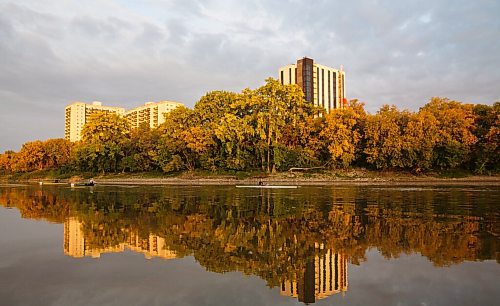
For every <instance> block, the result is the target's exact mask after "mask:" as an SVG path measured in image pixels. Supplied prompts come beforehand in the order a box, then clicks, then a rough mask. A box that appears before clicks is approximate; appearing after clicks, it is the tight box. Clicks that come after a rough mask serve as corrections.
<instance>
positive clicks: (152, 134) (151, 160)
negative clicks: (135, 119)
mask: <svg viewBox="0 0 500 306" xmlns="http://www.w3.org/2000/svg"><path fill="white" fill-rule="evenodd" d="M159 141H160V133H159V131H158V129H152V128H150V126H149V124H148V123H144V124H141V125H140V126H139V127H138V128H136V129H133V130H131V131H130V137H129V138H128V139H126V140H125V141H124V142H123V145H122V146H123V152H124V157H123V158H122V160H121V164H120V168H121V169H122V171H123V172H125V171H132V172H136V171H155V170H158V169H159V162H158V145H159Z"/></svg>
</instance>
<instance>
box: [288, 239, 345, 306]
mask: <svg viewBox="0 0 500 306" xmlns="http://www.w3.org/2000/svg"><path fill="white" fill-rule="evenodd" d="M320 250H321V252H320V255H317V256H316V257H315V258H314V261H310V262H309V263H308V264H307V265H306V268H305V271H304V273H303V274H302V275H298V276H297V275H296V278H295V280H286V281H284V282H282V284H281V295H286V296H292V297H295V298H298V299H299V301H300V302H304V303H314V302H315V301H316V300H319V299H323V298H326V297H328V296H330V295H333V294H336V293H339V292H342V291H347V258H346V257H345V255H342V254H339V253H333V252H332V250H330V249H327V250H324V249H323V245H321V246H320Z"/></svg>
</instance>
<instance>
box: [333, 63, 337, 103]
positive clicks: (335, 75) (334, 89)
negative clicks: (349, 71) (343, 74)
mask: <svg viewBox="0 0 500 306" xmlns="http://www.w3.org/2000/svg"><path fill="white" fill-rule="evenodd" d="M337 107H338V106H337V73H336V72H333V108H337Z"/></svg>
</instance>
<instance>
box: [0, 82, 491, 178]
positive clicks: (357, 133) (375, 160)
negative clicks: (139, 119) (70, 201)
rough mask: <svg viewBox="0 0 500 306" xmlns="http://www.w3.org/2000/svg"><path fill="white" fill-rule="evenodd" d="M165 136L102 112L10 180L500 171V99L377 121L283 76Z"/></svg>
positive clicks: (190, 116) (193, 112)
mask: <svg viewBox="0 0 500 306" xmlns="http://www.w3.org/2000/svg"><path fill="white" fill-rule="evenodd" d="M165 119H166V122H165V123H163V124H162V125H161V126H160V127H159V128H157V129H150V128H149V126H142V127H140V128H138V129H130V127H129V126H128V123H127V121H126V120H125V119H123V118H121V117H119V116H118V115H114V114H106V113H96V114H94V115H92V117H91V119H90V120H89V122H88V123H87V124H86V125H85V126H84V128H83V132H82V138H83V140H82V141H80V142H78V143H75V144H72V143H69V142H67V141H65V140H62V139H51V140H47V141H45V142H41V141H35V142H28V143H26V144H24V145H23V147H22V148H21V150H20V151H19V152H17V153H15V152H6V153H4V154H2V155H0V171H2V172H3V173H12V172H27V171H34V170H43V169H54V168H59V169H67V170H68V171H71V170H73V171H75V170H76V171H85V172H94V173H97V172H101V173H104V172H142V171H164V172H167V173H169V172H177V171H183V170H195V169H204V170H210V171H217V170H236V171H248V170H256V169H260V170H262V171H267V172H273V171H276V170H278V171H285V170H288V169H289V168H291V167H314V166H325V167H327V168H347V167H350V166H359V167H367V168H373V169H403V170H408V171H414V172H420V171H428V170H444V169H456V168H461V169H466V170H470V171H474V172H476V173H491V172H498V170H499V168H500V150H499V143H500V141H499V140H500V102H496V103H495V104H494V105H492V106H489V105H481V104H476V105H474V104H465V103H460V102H456V101H451V100H448V99H446V98H432V99H431V100H430V102H429V103H427V104H426V105H424V106H423V107H422V108H420V110H419V111H418V112H411V111H407V110H399V109H397V108H396V107H395V106H388V105H384V106H382V107H381V108H380V110H379V111H378V112H377V113H375V114H369V113H367V112H366V111H365V109H364V105H363V104H362V103H359V102H358V101H357V100H351V101H350V102H349V103H348V105H347V107H346V108H344V109H337V110H333V111H331V112H330V113H329V114H326V113H325V112H324V110H323V109H321V108H318V107H315V106H313V105H311V104H309V103H307V102H306V101H305V100H304V95H303V92H302V90H301V89H300V88H299V87H298V86H296V85H281V84H280V83H279V82H278V81H276V80H274V79H271V78H270V79H267V80H266V84H265V85H264V86H262V87H260V88H257V89H255V90H250V89H245V90H243V91H242V92H241V93H232V92H224V91H213V92H210V93H208V94H206V95H205V96H203V97H202V98H201V99H200V100H199V101H198V102H197V103H196V105H195V106H194V109H188V108H185V107H180V108H177V109H175V110H173V111H171V112H170V113H167V114H165Z"/></svg>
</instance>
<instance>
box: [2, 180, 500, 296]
mask: <svg viewBox="0 0 500 306" xmlns="http://www.w3.org/2000/svg"><path fill="white" fill-rule="evenodd" d="M499 263H500V188H499V187H498V186H489V187H488V186H486V187H484V186H482V187H418V188H414V187H399V186H397V187H391V186H370V187H366V186H347V187H338V186H335V187H301V188H298V189H296V190H290V189H288V190H278V189H273V190H269V189H268V190H259V189H239V188H235V187H234V186H204V187H176V186H152V187H143V186H121V187H120V186H116V187H111V186H107V187H106V186H97V187H93V188H89V187H83V188H73V189H71V188H67V187H65V186H43V187H41V186H8V185H2V186H0V304H2V305H293V304H302V303H309V304H311V303H316V305H498V303H499V301H500V287H499V284H500V265H499Z"/></svg>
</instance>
